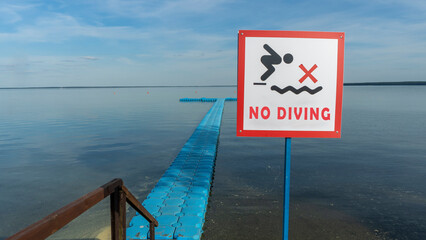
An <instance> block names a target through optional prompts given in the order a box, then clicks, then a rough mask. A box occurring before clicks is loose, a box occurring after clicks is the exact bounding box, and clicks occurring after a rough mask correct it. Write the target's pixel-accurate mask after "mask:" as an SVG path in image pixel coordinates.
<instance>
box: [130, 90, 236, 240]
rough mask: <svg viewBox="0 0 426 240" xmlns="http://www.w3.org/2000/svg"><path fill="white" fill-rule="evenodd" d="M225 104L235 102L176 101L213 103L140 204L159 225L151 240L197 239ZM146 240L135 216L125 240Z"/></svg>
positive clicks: (145, 231)
mask: <svg viewBox="0 0 426 240" xmlns="http://www.w3.org/2000/svg"><path fill="white" fill-rule="evenodd" d="M225 100H226V101H235V100H236V99H235V98H226V99H216V98H198V99H193V98H182V99H180V101H181V102H195V101H198V102H215V103H214V105H213V107H212V108H211V109H210V110H209V112H208V113H207V114H206V116H205V117H204V119H203V120H202V121H201V123H200V125H198V127H197V129H195V131H194V133H193V134H192V136H191V137H190V138H189V139H188V141H187V142H186V143H185V145H184V146H183V148H182V150H181V151H180V153H179V154H178V156H177V157H176V159H175V160H174V161H173V163H172V164H171V166H170V167H169V168H168V169H167V171H166V172H165V173H164V175H163V176H162V177H161V179H160V180H159V181H158V183H157V185H156V186H155V187H154V189H152V191H151V193H150V194H149V195H148V197H147V199H146V200H145V201H144V202H143V203H142V205H143V206H144V207H145V208H146V209H147V210H148V211H149V212H150V213H151V214H152V215H153V216H154V217H155V218H156V219H157V221H158V223H159V226H158V227H157V228H156V230H155V239H177V240H189V239H191V240H197V239H200V238H201V234H202V232H203V231H202V228H203V224H204V221H205V220H204V217H205V213H206V209H207V202H208V197H209V193H210V187H211V184H212V177H213V169H214V165H215V160H216V149H217V144H218V139H219V130H220V124H221V120H222V112H223V107H224V103H225ZM149 238H150V236H149V224H148V222H147V221H146V220H145V219H144V218H143V217H142V216H140V215H138V214H137V215H136V216H135V217H133V219H132V220H131V221H130V224H129V228H127V239H129V240H133V239H149Z"/></svg>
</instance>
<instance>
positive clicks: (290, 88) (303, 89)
mask: <svg viewBox="0 0 426 240" xmlns="http://www.w3.org/2000/svg"><path fill="white" fill-rule="evenodd" d="M271 90H272V91H277V92H278V93H280V94H284V93H286V92H288V91H290V92H293V93H294V94H299V93H301V92H308V93H309V94H311V95H314V94H315V93H317V92H319V91H321V90H322V87H321V86H319V87H317V88H315V89H310V88H308V87H307V86H303V87H301V88H299V89H296V88H294V87H293V86H287V87H285V88H279V87H278V86H276V85H274V86H272V87H271Z"/></svg>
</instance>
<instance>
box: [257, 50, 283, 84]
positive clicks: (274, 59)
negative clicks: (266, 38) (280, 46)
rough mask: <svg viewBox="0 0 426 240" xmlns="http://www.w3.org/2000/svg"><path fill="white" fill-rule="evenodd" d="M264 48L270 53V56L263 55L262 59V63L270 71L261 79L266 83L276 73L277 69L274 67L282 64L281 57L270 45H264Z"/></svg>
mask: <svg viewBox="0 0 426 240" xmlns="http://www.w3.org/2000/svg"><path fill="white" fill-rule="evenodd" d="M263 48H264V49H265V50H266V51H268V53H269V54H270V55H263V56H262V57H261V58H260V61H261V62H262V64H263V65H264V66H265V67H266V68H267V69H268V70H267V71H266V72H265V73H264V74H263V75H262V76H261V77H260V79H261V80H262V81H265V80H266V79H268V77H269V76H271V74H272V73H274V72H275V68H274V66H273V65H277V64H280V63H281V57H280V55H278V53H276V52H275V51H274V50H273V49H272V48H271V47H270V46H269V45H268V44H265V45H263Z"/></svg>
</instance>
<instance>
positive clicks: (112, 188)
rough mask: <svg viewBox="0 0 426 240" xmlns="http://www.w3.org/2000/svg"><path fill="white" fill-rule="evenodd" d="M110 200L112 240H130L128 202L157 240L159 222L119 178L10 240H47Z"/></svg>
mask: <svg viewBox="0 0 426 240" xmlns="http://www.w3.org/2000/svg"><path fill="white" fill-rule="evenodd" d="M108 196H110V210H111V239H112V240H126V202H128V203H129V204H130V206H131V207H133V208H134V209H135V210H136V212H138V213H139V214H141V215H142V216H143V217H144V218H145V219H146V220H147V221H148V222H149V232H150V234H151V236H152V238H151V239H154V238H155V227H158V221H157V220H155V218H154V217H153V216H152V215H151V214H150V213H149V212H148V211H147V210H146V209H145V208H144V207H143V206H142V204H141V203H140V202H139V201H138V200H137V199H136V198H135V196H133V194H132V193H131V192H130V191H129V190H128V189H127V188H126V187H125V186H124V184H123V180H121V179H119V178H118V179H113V180H112V181H110V182H108V183H106V184H104V185H102V186H101V187H99V188H97V189H95V190H94V191H92V192H90V193H88V194H86V195H84V196H83V197H81V198H79V199H77V200H75V201H74V202H71V203H70V204H68V205H66V206H64V207H62V208H61V209H59V210H57V211H55V212H53V213H51V214H50V215H48V216H46V217H44V218H43V219H41V220H40V221H38V222H36V223H33V224H31V225H30V226H28V227H26V228H24V229H22V230H21V231H19V232H17V233H15V234H14V235H12V236H10V237H8V238H6V240H44V239H46V238H47V237H49V236H50V235H52V234H53V233H55V232H56V231H58V230H59V229H61V228H62V227H64V226H65V225H67V224H68V223H69V222H71V221H72V220H73V219H75V218H77V217H78V216H80V215H81V214H82V213H84V212H85V211H87V210H88V209H89V208H91V207H93V206H94V205H95V204H97V203H99V202H100V201H102V200H103V199H104V198H106V197H108Z"/></svg>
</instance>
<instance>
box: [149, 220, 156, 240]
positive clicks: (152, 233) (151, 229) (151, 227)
mask: <svg viewBox="0 0 426 240" xmlns="http://www.w3.org/2000/svg"><path fill="white" fill-rule="evenodd" d="M149 236H150V237H149V239H150V240H155V225H154V223H152V222H150V223H149Z"/></svg>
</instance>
